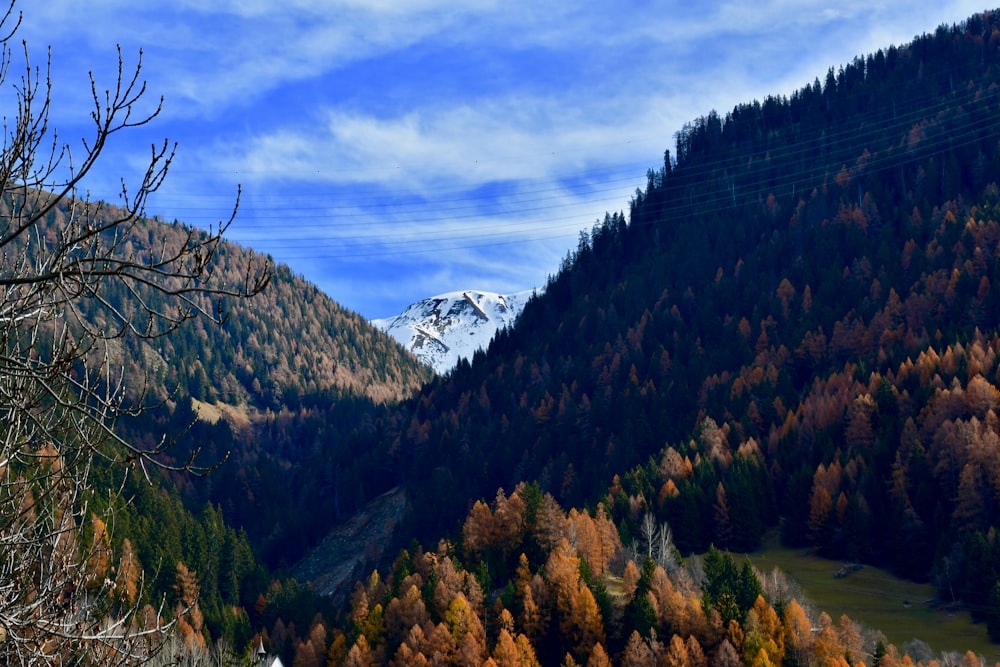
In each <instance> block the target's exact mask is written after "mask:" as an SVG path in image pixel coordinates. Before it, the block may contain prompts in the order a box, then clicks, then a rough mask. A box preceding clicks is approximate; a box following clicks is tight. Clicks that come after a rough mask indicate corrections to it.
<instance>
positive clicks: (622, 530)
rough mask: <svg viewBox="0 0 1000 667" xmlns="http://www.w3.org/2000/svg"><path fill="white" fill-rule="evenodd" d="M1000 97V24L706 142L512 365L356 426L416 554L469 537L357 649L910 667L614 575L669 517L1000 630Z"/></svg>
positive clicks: (492, 366) (673, 582)
mask: <svg viewBox="0 0 1000 667" xmlns="http://www.w3.org/2000/svg"><path fill="white" fill-rule="evenodd" d="M998 81H1000V14H998V13H996V12H992V13H986V14H982V15H977V16H974V17H972V18H970V19H969V20H968V21H967V22H965V23H964V24H962V25H959V26H955V27H941V28H939V29H938V30H937V31H936V32H935V33H934V34H933V35H925V36H922V37H920V38H917V39H916V40H915V41H914V42H913V43H912V44H910V45H907V46H904V47H890V48H887V49H886V50H883V51H879V52H877V53H874V54H870V55H866V56H863V57H858V58H857V59H855V60H854V61H853V62H851V63H850V64H847V65H844V66H843V67H841V68H839V69H831V70H830V71H829V72H828V73H827V74H826V75H825V77H823V78H822V80H820V78H817V80H816V81H815V82H814V83H813V84H811V85H808V86H805V87H803V88H802V89H801V90H799V91H797V92H796V93H795V94H793V95H791V96H790V97H787V98H785V97H770V98H767V99H765V100H763V101H755V102H752V103H747V104H743V105H740V106H738V107H736V108H735V109H733V110H732V111H730V112H727V113H725V114H718V113H715V112H712V113H709V114H708V115H706V116H704V117H702V118H699V119H697V120H695V121H693V122H692V123H690V124H689V125H688V126H686V127H685V128H684V129H683V130H682V131H681V132H679V133H678V135H677V137H676V145H675V146H674V147H673V152H672V153H670V152H668V153H667V154H666V155H665V160H664V164H663V165H662V166H661V167H659V168H657V169H651V170H650V172H649V173H648V174H647V178H646V183H645V187H644V188H643V189H640V190H637V192H636V194H635V196H634V198H633V200H632V202H631V203H630V205H629V208H628V211H627V214H626V213H613V214H609V215H607V216H606V217H605V218H604V220H603V221H602V222H599V223H598V224H597V225H595V227H594V229H593V232H592V234H590V235H589V237H587V238H583V239H582V240H581V242H580V245H579V247H578V248H577V249H576V250H575V251H574V252H572V253H570V255H569V256H567V258H566V260H565V262H564V263H563V266H562V267H561V268H560V270H559V272H558V273H557V274H556V275H554V276H553V277H552V279H551V280H550V281H549V284H548V285H547V287H546V290H545V292H544V294H543V295H541V296H539V297H538V298H536V299H533V300H532V301H531V302H529V303H528V305H527V307H526V309H525V311H524V313H523V315H522V317H521V319H520V320H519V322H518V323H517V325H516V326H515V327H513V328H512V329H510V330H506V331H504V332H502V333H501V334H500V335H499V336H498V338H497V339H496V340H495V341H494V343H493V345H492V346H491V348H490V349H489V351H488V352H487V353H484V354H478V355H476V357H475V358H474V359H473V360H472V361H471V363H463V364H460V365H459V367H458V368H457V369H456V370H455V371H454V372H453V373H451V374H450V375H448V376H447V377H444V378H441V379H437V380H435V381H433V382H431V383H430V384H428V385H426V386H425V387H424V388H423V389H422V391H421V393H420V396H419V397H418V398H416V399H414V400H412V401H408V402H406V403H404V404H403V405H402V406H401V408H400V410H399V411H396V412H394V413H392V414H387V415H386V416H385V417H384V418H382V419H379V420H377V421H376V422H375V423H374V425H373V424H368V425H365V426H364V427H361V428H359V429H356V432H357V431H367V432H369V433H370V432H373V431H378V432H380V435H379V436H378V440H377V442H378V447H379V452H380V457H379V459H378V461H377V463H375V462H373V465H374V466H376V467H374V468H371V469H370V470H371V472H370V473H368V474H369V475H370V476H371V477H372V478H375V477H376V472H377V473H378V475H377V476H378V478H379V482H378V484H375V485H373V487H372V488H371V489H370V491H371V493H372V495H374V494H375V493H376V492H379V489H378V488H375V487H380V488H381V490H385V489H386V488H389V487H391V486H393V485H395V484H403V485H404V486H405V488H406V489H407V491H408V493H409V494H410V497H411V498H413V499H415V502H414V507H415V509H414V512H413V513H412V515H411V517H410V520H409V521H408V522H407V523H406V524H405V525H404V526H403V527H402V528H401V529H400V532H399V534H400V537H401V543H406V542H407V541H408V540H409V538H410V537H411V536H414V535H415V536H417V537H419V538H420V539H421V540H423V541H424V544H431V545H433V544H437V542H438V539H439V538H448V540H449V541H446V542H442V543H441V547H439V548H438V549H437V550H436V554H435V553H434V551H435V550H434V549H433V548H428V549H427V552H423V551H420V550H416V551H415V549H414V548H410V549H408V550H407V552H406V553H404V554H403V555H402V556H401V558H400V559H399V560H397V561H396V564H395V565H394V569H393V571H392V575H391V576H390V577H386V578H385V579H384V580H383V579H381V578H379V577H378V576H377V575H373V576H372V577H371V578H370V579H369V580H368V581H367V582H366V583H364V584H362V585H359V587H358V589H357V591H356V595H355V598H354V602H353V604H352V611H351V616H350V621H349V622H346V623H345V624H344V625H342V626H341V628H342V631H341V632H339V633H333V634H332V635H330V637H328V639H330V638H332V639H331V641H333V642H334V644H335V645H334V647H333V648H331V649H330V651H331V655H336V656H340V657H342V656H344V655H347V656H348V657H347V663H346V664H352V665H354V664H371V663H372V662H373V661H374V662H375V663H377V664H396V665H402V664H423V663H424V661H427V662H438V663H440V661H441V660H442V659H443V660H445V661H450V662H451V663H454V664H483V661H486V660H492V661H493V662H494V663H496V664H500V665H508V664H532V662H531V660H532V658H531V657H530V655H535V656H537V657H539V658H540V659H541V662H542V664H556V663H557V662H558V661H560V660H563V659H564V656H566V655H567V654H569V656H570V657H569V658H566V659H565V662H564V663H563V664H584V663H586V664H593V665H597V664H608V660H609V659H610V661H611V662H612V663H613V664H616V665H617V664H622V665H640V664H642V665H645V664H689V663H690V664H736V661H737V660H742V661H743V663H744V664H776V663H778V662H784V663H786V664H845V661H846V662H849V663H850V664H857V663H859V662H861V661H865V664H872V663H874V664H884V665H889V664H900V660H901V659H902V658H901V657H900V656H899V654H898V653H897V652H896V650H895V649H894V648H892V647H886V646H884V645H883V646H881V647H878V651H876V658H875V660H874V661H871V662H869V660H870V658H869V657H867V656H864V655H862V653H863V652H862V650H861V648H860V644H857V645H856V642H855V640H854V639H853V637H854V636H855V634H856V630H854V629H853V625H852V624H851V622H850V619H847V620H842V621H841V622H840V625H839V626H838V625H837V623H835V622H831V620H830V619H829V617H826V618H825V619H824V618H823V617H822V616H817V615H816V613H813V615H812V616H811V617H809V618H807V617H806V616H805V614H804V613H803V614H802V615H800V614H799V612H800V611H802V608H801V607H800V606H798V604H797V603H794V604H793V602H792V599H791V598H789V597H788V596H787V595H785V594H784V593H781V592H776V591H769V590H764V591H763V592H764V593H765V596H764V597H763V598H761V599H760V600H759V601H758V600H757V599H756V592H757V591H756V587H755V585H754V581H755V579H754V578H753V577H752V576H751V573H749V572H743V573H740V570H739V567H738V564H737V565H735V566H733V565H732V564H726V562H725V558H723V557H722V556H720V555H712V556H709V557H706V558H705V561H704V575H703V576H702V575H699V574H698V573H697V571H695V572H694V574H692V573H691V572H692V571H691V570H690V568H688V567H686V566H685V567H679V568H678V567H677V565H676V562H675V561H674V560H673V559H672V558H671V557H668V558H666V560H664V561H662V562H660V563H659V567H657V563H655V562H652V561H645V559H644V558H639V557H638V556H636V558H635V559H634V560H633V563H632V564H631V565H628V559H627V558H619V559H618V560H617V561H616V560H614V559H608V558H609V556H608V554H610V553H613V552H615V551H616V550H617V546H618V545H617V542H616V540H618V539H620V540H621V541H622V543H623V544H625V545H628V544H631V543H633V542H634V541H636V540H638V543H639V544H642V543H643V541H642V540H641V539H639V538H641V537H642V536H643V528H642V522H643V519H644V518H645V517H646V516H647V515H648V516H649V517H651V519H650V521H651V523H650V524H648V525H650V526H653V527H659V526H661V525H662V524H669V526H670V527H671V529H672V539H673V544H674V545H676V547H677V549H678V551H679V553H680V554H683V555H685V556H687V555H688V554H691V553H693V552H704V551H705V550H707V549H709V547H710V545H714V546H716V547H719V548H723V549H734V550H752V549H754V548H756V547H757V546H758V545H759V544H760V543H761V540H762V538H763V536H764V535H765V533H766V532H767V531H769V530H773V529H776V530H778V531H779V534H780V536H781V539H782V540H783V541H784V542H785V543H786V544H788V545H794V546H802V547H812V548H815V549H817V550H818V551H819V552H821V553H823V554H826V555H829V556H831V557H837V558H845V559H852V560H854V559H857V560H860V561H863V562H866V563H872V564H877V565H882V566H886V567H888V568H891V569H892V570H893V571H895V572H897V573H899V574H901V575H904V576H907V577H910V578H915V579H921V580H930V581H933V582H934V584H935V585H936V586H937V587H938V590H939V596H940V598H941V600H942V601H945V602H953V601H957V602H960V603H961V604H964V605H967V606H968V608H970V609H971V610H972V611H973V613H974V614H975V615H976V616H977V617H978V618H982V619H984V620H985V621H986V622H987V625H988V628H989V631H990V633H991V635H992V636H993V637H994V638H1000V612H998V611H997V610H1000V570H998V569H997V568H998V567H1000V565H998V564H1000V538H998V537H997V536H996V530H995V527H996V525H997V524H998V522H1000V485H998V484H997V480H998V479H1000V421H998V418H997V410H998V404H1000V393H998V389H997V387H998V385H1000V376H998V370H1000V367H998V364H997V355H998V353H1000V335H998V328H997V327H998V324H1000V294H998V290H1000V286H998V285H997V281H998V280H1000V264H998V261H997V252H998V244H1000V223H998V216H1000V192H998V186H997V183H998V182H1000V141H998V140H1000V121H998V120H997V119H1000V86H998ZM340 437H341V438H347V437H348V436H347V434H341V436H340ZM336 465H337V464H336V463H333V462H330V463H329V464H328V466H327V467H326V469H325V470H323V469H317V472H318V473H319V475H320V478H321V479H323V480H325V482H326V483H330V482H333V481H335V477H334V475H333V473H332V472H331V468H335V467H336ZM359 474H362V475H363V474H364V473H363V472H362V473H359ZM322 483H323V482H317V484H319V485H321V484H322ZM520 483H528V484H529V486H528V487H524V486H521V487H518V486H517V485H518V484H520ZM500 488H503V489H507V492H508V493H511V492H512V491H513V490H514V489H515V488H518V489H519V490H518V492H517V493H516V497H517V498H519V500H518V501H517V504H516V505H515V506H514V507H511V503H512V502H514V501H513V499H514V497H515V494H513V493H512V495H511V496H510V497H507V496H506V495H504V494H501V495H499V496H497V489H500ZM494 497H496V498H497V499H496V501H495V502H494V504H493V505H492V507H489V506H487V505H485V504H482V503H475V501H476V499H477V498H478V499H493V498H494ZM474 503H475V504H474ZM598 503H600V504H598ZM559 507H568V508H576V509H571V510H570V511H569V512H568V513H566V514H564V515H562V518H559V517H560V514H559V512H561V511H562V510H559V509H558V508H559ZM584 508H586V509H584ZM470 511H471V513H470ZM581 516H583V517H586V519H585V520H584V523H583V524H580V523H579V522H580V521H581V519H580V517H581ZM470 522H471V524H470ZM588 522H590V523H588ZM591 524H593V525H591ZM463 525H464V529H463ZM470 525H471V527H470ZM476 526H479V527H480V528H478V529H477V528H476ZM588 526H589V527H588ZM608 526H614V527H616V528H617V533H615V532H614V531H612V532H608ZM657 530H658V529H657ZM477 531H479V532H477ZM602 531H603V532H602ZM480 532H481V533H482V534H481V535H480ZM654 532H656V531H653V530H652V529H649V530H647V531H646V536H647V538H648V537H649V536H651V535H652V534H654ZM587 535H603V537H601V538H599V539H598V538H596V537H595V538H593V539H592V538H591V537H586V536H587ZM561 538H565V541H563V539H561ZM649 542H650V540H649V539H647V540H646V543H647V544H648V543H649ZM595 544H596V545H598V546H597V547H595V546H594V545H595ZM602 545H603V546H602ZM642 551H646V552H648V553H652V547H649V548H648V549H640V552H642ZM668 551H669V550H668ZM522 553H523V554H524V558H523V559H522V558H521V554H522ZM710 553H715V552H710ZM674 555H676V554H674ZM661 556H663V554H662V553H661ZM720 558H721V559H722V560H721V561H719V560H718V559H720ZM644 561H645V562H646V564H645V565H644V564H643V562H644ZM720 563H721V564H720ZM734 567H735V569H734ZM442 568H445V569H444V570H442ZM685 572H686V573H687V574H685ZM720 572H722V574H720ZM608 573H610V574H608ZM720 577H721V580H722V581H725V582H726V583H725V584H724V585H722V584H719V581H720V579H719V578H720ZM473 581H474V582H475V583H473ZM757 583H758V584H759V582H757ZM619 586H620V587H621V591H618V590H617V587H619ZM612 589H614V593H609V592H608V591H610V590H612ZM811 613H812V612H811ZM806 625H808V626H810V627H815V628H818V629H819V631H818V633H807V632H805V631H804V629H803V628H805V627H806ZM782 627H783V628H784V629H783V630H782V629H780V628H782ZM653 629H655V630H656V633H655V635H654V634H653V633H652V632H651V630H653ZM633 631H636V633H637V634H635V635H633ZM824 633H828V634H827V635H824ZM852 633H853V634H852ZM806 635H808V637H807V636H806ZM824 636H826V637H827V640H828V641H827V643H825V644H824V643H822V642H821V641H820V640H821V638H822V637H824ZM769 641H770V642H771V644H768V642H769ZM338 647H339V648H338ZM348 647H351V648H350V652H349V653H348V650H347V649H348ZM873 648H875V647H872V646H869V647H868V648H866V649H865V650H866V651H867V652H868V653H871V652H872V649H873ZM337 651H340V653H337ZM761 652H762V653H761ZM657 655H658V656H659V657H658V658H657V657H654V656H657ZM434 656H438V657H434ZM441 656H445V657H444V658H442V657H441ZM517 656H520V657H517ZM667 656H674V657H667ZM681 656H687V657H681ZM656 660H659V661H660V662H656V663H654V661H656ZM574 661H575V662H574ZM831 661H832V662H831Z"/></svg>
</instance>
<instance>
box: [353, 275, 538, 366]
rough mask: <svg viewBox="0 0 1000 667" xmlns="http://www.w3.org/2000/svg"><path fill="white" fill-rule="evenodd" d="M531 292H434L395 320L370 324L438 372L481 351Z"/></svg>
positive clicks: (529, 296)
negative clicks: (434, 293)
mask: <svg viewBox="0 0 1000 667" xmlns="http://www.w3.org/2000/svg"><path fill="white" fill-rule="evenodd" d="M531 296H532V292H530V291H528V292H518V293H516V294H507V295H503V294H496V293H494V292H480V291H476V290H467V291H463V292H451V293H448V294H440V295H438V296H433V297H430V298H428V299H422V300H420V301H418V302H416V303H413V304H411V305H409V306H407V307H406V308H405V309H404V310H403V312H402V313H400V314H399V315H396V316H395V317H388V318H384V319H377V320H372V324H373V325H375V326H376V327H378V328H379V329H381V330H382V331H384V332H386V333H388V334H389V335H390V336H392V337H393V338H395V339H396V340H397V341H398V342H399V343H400V344H401V345H403V347H405V348H406V349H408V350H409V351H410V352H412V353H413V354H415V355H416V356H417V358H418V359H420V360H421V361H422V362H424V363H425V364H427V365H428V366H430V367H431V368H433V369H434V370H435V371H436V372H438V373H446V372H448V371H449V370H451V369H452V368H454V367H455V364H457V363H458V360H459V359H461V358H465V359H471V358H472V355H473V354H475V353H476V351H477V350H485V349H486V348H487V347H489V344H490V341H491V340H492V339H493V336H494V335H495V334H496V332H497V331H498V330H500V329H502V328H503V327H508V326H511V325H512V324H513V323H514V321H515V320H516V319H517V317H518V315H520V314H521V311H522V310H523V309H524V304H525V303H527V301H528V299H529V298H531Z"/></svg>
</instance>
